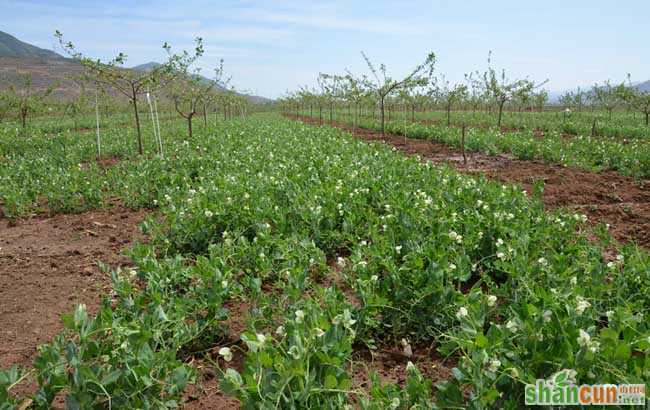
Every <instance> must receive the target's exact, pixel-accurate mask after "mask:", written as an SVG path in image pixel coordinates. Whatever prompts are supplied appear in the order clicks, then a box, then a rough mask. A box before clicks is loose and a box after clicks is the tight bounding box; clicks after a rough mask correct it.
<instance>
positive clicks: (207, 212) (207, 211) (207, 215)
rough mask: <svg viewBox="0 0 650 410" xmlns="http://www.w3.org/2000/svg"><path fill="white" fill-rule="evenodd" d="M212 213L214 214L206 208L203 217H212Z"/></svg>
mask: <svg viewBox="0 0 650 410" xmlns="http://www.w3.org/2000/svg"><path fill="white" fill-rule="evenodd" d="M213 215H214V214H213V213H212V211H210V210H209V209H206V210H205V217H206V218H212V216H213Z"/></svg>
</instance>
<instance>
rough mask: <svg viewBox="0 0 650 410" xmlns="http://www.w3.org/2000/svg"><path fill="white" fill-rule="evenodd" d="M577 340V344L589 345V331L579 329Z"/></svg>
mask: <svg viewBox="0 0 650 410" xmlns="http://www.w3.org/2000/svg"><path fill="white" fill-rule="evenodd" d="M577 340H578V344H579V345H580V346H583V347H584V346H587V345H589V342H590V341H591V336H589V333H587V332H585V331H584V330H582V329H580V336H578V337H577Z"/></svg>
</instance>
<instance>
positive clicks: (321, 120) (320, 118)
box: [318, 105, 323, 125]
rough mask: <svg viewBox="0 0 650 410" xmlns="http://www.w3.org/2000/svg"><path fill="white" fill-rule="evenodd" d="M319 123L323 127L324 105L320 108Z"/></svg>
mask: <svg viewBox="0 0 650 410" xmlns="http://www.w3.org/2000/svg"><path fill="white" fill-rule="evenodd" d="M318 121H319V122H320V125H323V106H322V105H319V106H318Z"/></svg>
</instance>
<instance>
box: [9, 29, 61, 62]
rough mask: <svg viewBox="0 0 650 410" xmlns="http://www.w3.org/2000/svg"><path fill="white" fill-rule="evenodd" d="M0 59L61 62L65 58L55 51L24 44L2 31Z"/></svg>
mask: <svg viewBox="0 0 650 410" xmlns="http://www.w3.org/2000/svg"><path fill="white" fill-rule="evenodd" d="M0 57H12V58H28V59H42V60H61V59H63V57H61V56H60V55H58V54H57V53H55V52H54V51H50V50H45V49H43V48H39V47H36V46H33V45H31V44H27V43H24V42H22V41H20V40H18V39H17V38H16V37H14V36H12V35H10V34H7V33H5V32H4V31H0Z"/></svg>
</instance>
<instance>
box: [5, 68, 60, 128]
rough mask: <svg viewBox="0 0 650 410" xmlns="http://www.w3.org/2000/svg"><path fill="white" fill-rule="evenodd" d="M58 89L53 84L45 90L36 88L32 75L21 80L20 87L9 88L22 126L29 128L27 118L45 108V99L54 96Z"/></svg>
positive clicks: (10, 96) (12, 86)
mask: <svg viewBox="0 0 650 410" xmlns="http://www.w3.org/2000/svg"><path fill="white" fill-rule="evenodd" d="M55 88H56V85H55V84H51V85H50V86H48V87H47V88H45V89H38V88H36V87H34V83H33V82H32V77H31V75H24V76H22V78H21V83H20V85H19V86H16V85H11V87H9V99H10V101H13V105H14V106H15V107H16V108H17V109H18V116H19V118H20V124H21V126H22V127H23V129H25V128H26V127H27V116H28V115H29V114H30V113H32V112H34V111H36V110H37V109H39V108H40V107H42V106H43V104H44V102H45V99H46V98H47V97H48V96H49V95H50V94H52V92H53V91H54V89H55Z"/></svg>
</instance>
